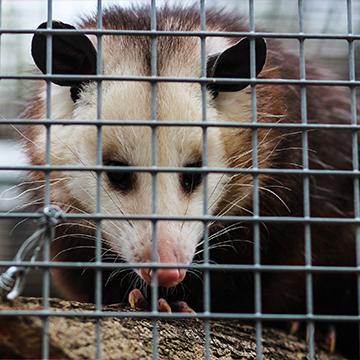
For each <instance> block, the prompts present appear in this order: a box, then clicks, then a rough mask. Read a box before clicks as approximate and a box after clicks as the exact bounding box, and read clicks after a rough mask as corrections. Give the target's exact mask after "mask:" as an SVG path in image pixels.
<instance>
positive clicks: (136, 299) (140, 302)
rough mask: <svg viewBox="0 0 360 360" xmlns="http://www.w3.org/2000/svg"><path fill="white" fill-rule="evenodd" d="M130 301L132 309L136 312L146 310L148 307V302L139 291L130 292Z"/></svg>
mask: <svg viewBox="0 0 360 360" xmlns="http://www.w3.org/2000/svg"><path fill="white" fill-rule="evenodd" d="M128 301H129V304H130V307H131V308H132V309H134V310H144V309H147V307H148V304H147V301H146V299H145V297H144V295H143V294H142V292H141V291H140V290H139V289H134V290H131V291H130V293H129V297H128Z"/></svg>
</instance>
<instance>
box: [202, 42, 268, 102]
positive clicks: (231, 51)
mask: <svg viewBox="0 0 360 360" xmlns="http://www.w3.org/2000/svg"><path fill="white" fill-rule="evenodd" d="M255 60H256V61H255V70H256V76H257V75H258V74H259V73H260V72H261V70H262V69H263V67H264V64H265V60H266V42H265V40H264V39H262V38H256V39H255ZM250 62H251V60H250V40H249V39H248V38H244V39H242V40H240V41H239V42H238V43H237V44H235V45H233V46H231V47H230V48H228V49H226V50H225V51H224V52H222V53H221V54H220V55H217V56H214V57H211V58H210V59H209V61H208V66H207V68H208V74H207V76H208V77H213V78H229V79H233V78H244V79H250V77H251V75H250ZM248 85H249V83H248V82H245V83H244V82H242V83H237V84H234V83H221V82H216V83H212V84H208V89H209V90H211V91H212V92H213V93H214V95H215V96H216V95H217V94H218V93H219V92H221V91H227V92H229V91H240V90H242V89H244V88H245V87H247V86H248Z"/></svg>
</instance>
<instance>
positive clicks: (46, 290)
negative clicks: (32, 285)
mask: <svg viewBox="0 0 360 360" xmlns="http://www.w3.org/2000/svg"><path fill="white" fill-rule="evenodd" d="M46 27H47V28H48V29H51V28H52V0H48V1H47V24H46ZM46 73H47V74H51V73H52V35H51V34H47V35H46ZM51 89H52V88H51V81H50V80H47V81H46V118H47V119H49V120H51V117H52V115H51V110H52V109H51V93H52V91H51ZM45 136H46V139H45V165H46V166H48V167H51V124H49V125H46V133H45ZM44 176H45V188H44V206H49V205H50V191H51V189H50V185H51V184H50V172H49V171H45V172H44ZM47 225H48V230H47V232H46V234H45V242H44V249H43V258H44V261H49V259H50V243H51V241H52V239H54V235H55V233H54V230H53V229H52V227H51V226H50V223H48V224H47ZM49 295H50V273H49V269H44V270H43V289H42V299H43V307H44V308H45V310H48V309H49ZM48 333H49V319H48V318H46V317H45V318H44V319H43V329H42V357H43V359H48V358H49V334H48Z"/></svg>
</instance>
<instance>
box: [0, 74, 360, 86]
mask: <svg viewBox="0 0 360 360" xmlns="http://www.w3.org/2000/svg"><path fill="white" fill-rule="evenodd" d="M57 79H68V80H89V81H100V80H103V81H143V82H154V81H156V82H158V83H160V82H174V83H200V84H201V83H206V84H207V83H214V84H215V83H218V82H219V83H220V82H221V83H224V84H240V83H248V84H250V85H256V84H257V85H259V84H264V85H266V84H268V85H269V84H271V85H279V86H280V85H309V86H310V85H316V86H343V87H359V86H360V81H359V80H355V81H349V80H295V79H271V80H270V79H256V80H253V79H246V78H237V79H235V78H234V79H229V78H220V77H219V78H211V77H207V78H205V79H202V78H197V77H181V76H178V77H171V76H158V77H156V76H154V77H151V76H110V75H102V76H98V75H26V74H24V75H1V76H0V80H57Z"/></svg>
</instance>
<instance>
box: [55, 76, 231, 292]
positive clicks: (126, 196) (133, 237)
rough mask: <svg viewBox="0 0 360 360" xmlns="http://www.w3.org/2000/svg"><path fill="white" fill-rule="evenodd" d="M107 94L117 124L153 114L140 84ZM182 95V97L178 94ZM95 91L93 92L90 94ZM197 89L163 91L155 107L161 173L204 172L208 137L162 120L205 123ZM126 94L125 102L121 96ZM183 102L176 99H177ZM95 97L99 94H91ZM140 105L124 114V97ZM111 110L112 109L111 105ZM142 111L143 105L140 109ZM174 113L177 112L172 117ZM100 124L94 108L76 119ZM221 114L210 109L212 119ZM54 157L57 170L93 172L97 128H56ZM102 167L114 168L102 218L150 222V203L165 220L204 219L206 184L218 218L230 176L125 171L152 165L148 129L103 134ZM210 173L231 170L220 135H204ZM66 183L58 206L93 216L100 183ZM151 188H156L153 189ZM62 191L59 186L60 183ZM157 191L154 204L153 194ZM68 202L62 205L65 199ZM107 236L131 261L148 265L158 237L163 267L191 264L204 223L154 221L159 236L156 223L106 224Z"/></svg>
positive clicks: (172, 279) (85, 178)
mask: <svg viewBox="0 0 360 360" xmlns="http://www.w3.org/2000/svg"><path fill="white" fill-rule="evenodd" d="M108 86H109V87H108V88H107V89H106V90H105V91H106V93H107V94H111V96H105V97H104V104H103V105H104V106H103V117H104V118H105V119H113V118H114V117H115V114H114V113H115V112H116V113H117V115H116V118H119V119H122V118H126V119H129V118H131V119H147V118H149V116H150V111H151V106H150V105H151V101H150V99H151V89H150V87H149V86H143V85H141V84H133V85H132V86H130V87H129V86H128V85H126V90H127V91H122V90H124V89H121V85H120V84H116V83H111V84H110V83H109V84H108ZM181 89H183V90H181ZM89 91H90V90H89ZM200 93H201V91H200V86H199V85H188V86H185V87H182V86H181V85H179V84H172V85H170V84H168V85H166V86H164V87H162V86H159V88H158V95H159V98H161V99H162V100H161V101H159V102H158V118H159V125H160V126H159V127H158V128H157V130H156V136H155V146H156V150H155V153H156V164H157V166H159V167H170V168H195V169H200V168H201V167H202V165H203V132H202V129H201V128H199V127H184V126H179V127H162V126H161V121H162V119H167V120H173V121H175V120H177V119H178V117H179V118H180V119H181V118H183V119H187V121H189V122H190V123H191V122H193V121H201V117H202V113H201V101H200V99H198V100H196V101H194V97H196V96H197V94H200ZM122 94H123V95H122ZM179 94H180V95H181V96H180V97H179V98H177V99H176V97H177V96H178V95H179ZM94 96H95V95H94ZM131 97H133V98H136V99H137V102H136V103H135V102H132V103H129V105H128V106H127V107H126V110H125V109H123V107H122V106H120V105H119V106H114V102H113V100H114V99H116V101H115V103H116V104H123V103H124V101H123V100H124V98H131ZM110 103H111V106H110ZM139 104H141V105H140V106H139ZM174 108H176V111H175V113H174ZM84 114H86V115H85V118H87V117H89V118H96V107H94V106H88V107H85V105H84V107H83V109H82V111H79V118H80V117H81V118H84ZM215 115H216V112H215V111H214V110H211V111H210V112H209V117H210V119H211V117H214V116H215ZM53 129H54V130H53V144H52V151H53V154H54V155H55V154H61V156H62V157H63V158H62V159H61V161H60V160H59V159H58V158H56V157H55V156H53V163H59V162H60V163H63V164H76V165H80V166H81V165H84V164H85V165H95V161H96V160H95V159H96V129H95V128H91V127H83V126H82V127H80V126H77V127H76V126H71V127H68V128H66V127H63V128H61V127H54V128H53ZM102 140H103V158H102V161H103V164H104V165H107V166H113V167H114V169H113V170H112V171H108V172H106V173H103V175H102V189H101V193H102V194H101V211H102V212H103V213H105V214H119V215H141V214H144V215H150V214H152V212H153V210H154V207H153V200H155V201H156V204H155V212H156V214H157V215H160V216H169V217H171V216H175V217H176V216H177V217H183V216H185V217H186V216H188V217H201V216H202V215H203V214H204V184H205V181H206V183H207V199H206V202H207V212H208V213H209V214H214V213H215V210H216V207H217V205H218V202H219V201H220V199H221V195H222V193H223V191H224V190H225V185H226V181H227V176H226V175H224V174H221V173H211V174H209V175H208V176H207V179H206V180H204V176H203V175H202V174H201V173H197V172H185V173H179V172H170V173H169V172H168V173H162V172H159V173H158V174H157V175H156V178H155V179H156V180H155V179H154V177H153V176H152V175H151V174H149V173H146V172H136V171H135V172H134V171H126V170H127V168H128V167H131V168H133V167H150V166H151V165H152V164H153V162H152V161H153V159H152V142H153V141H152V140H153V137H152V131H151V128H150V127H145V126H111V127H107V126H106V127H103V137H102ZM207 143H208V156H207V162H208V164H207V165H208V166H209V167H215V168H222V167H226V160H225V154H224V147H223V142H222V139H221V132H220V130H219V129H215V128H212V129H208V131H207ZM62 175H63V176H64V177H69V180H67V182H66V184H64V183H62V184H61V186H63V185H65V186H66V189H62V190H59V191H58V192H54V196H58V198H57V199H56V200H57V201H62V202H65V203H71V202H72V200H71V199H75V200H76V203H77V206H78V207H80V208H81V209H82V210H83V211H85V212H94V211H95V209H96V201H95V200H96V186H97V185H96V176H94V174H91V173H87V172H85V173H81V174H79V173H73V172H69V173H66V174H62ZM154 182H155V184H156V186H155V188H154ZM59 185H60V184H59ZM155 189H156V199H154V197H153V192H154V190H155ZM65 197H67V198H68V199H67V200H65V201H64V198H65ZM102 224H103V225H102V229H103V237H104V239H105V240H106V242H107V243H108V244H111V247H112V250H113V251H115V252H116V253H117V254H119V255H120V257H121V258H123V259H124V260H125V261H127V262H131V263H143V262H145V263H146V262H151V261H152V251H151V250H152V244H153V239H154V236H155V234H156V238H157V249H158V250H157V254H156V257H157V258H158V260H159V261H160V263H179V264H185V265H187V264H190V263H191V262H192V260H193V258H194V255H195V253H196V252H197V251H201V250H202V247H201V244H200V242H201V239H202V236H203V232H204V226H203V223H202V222H201V221H189V220H185V221H183V220H181V221H179V220H162V221H158V222H157V227H156V233H154V231H153V226H152V223H151V221H145V220H143V221H136V220H132V221H125V220H122V221H120V220H114V221H106V220H105V221H103V222H102ZM138 273H139V275H140V276H141V277H142V278H143V279H144V280H145V281H146V282H150V281H151V272H150V270H148V269H142V270H138ZM185 273H186V271H185V270H178V269H160V270H159V271H158V272H157V276H158V281H159V284H160V285H162V286H166V287H172V286H175V285H176V284H178V283H179V282H181V281H182V280H183V278H184V276H185Z"/></svg>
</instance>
